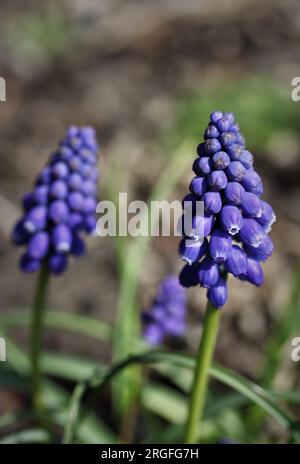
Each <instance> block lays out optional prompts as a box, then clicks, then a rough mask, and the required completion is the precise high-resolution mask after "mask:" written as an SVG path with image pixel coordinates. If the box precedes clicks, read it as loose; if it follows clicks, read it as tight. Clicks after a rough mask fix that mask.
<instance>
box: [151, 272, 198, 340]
mask: <svg viewBox="0 0 300 464" xmlns="http://www.w3.org/2000/svg"><path fill="white" fill-rule="evenodd" d="M188 267H191V266H188ZM185 313H186V295H185V290H184V289H183V288H182V286H181V285H180V283H179V281H178V279H177V277H175V276H167V277H166V278H165V279H164V280H163V281H162V282H161V284H160V286H159V288H158V291H157V294H156V297H155V299H154V301H153V304H152V306H151V308H150V309H149V310H148V311H147V312H144V313H143V314H142V322H143V326H144V333H143V335H144V339H145V340H146V341H147V342H148V343H150V344H151V345H157V344H160V343H162V342H163V340H164V338H165V336H166V335H175V336H178V335H182V333H183V332H184V330H185V326H186V324H185Z"/></svg>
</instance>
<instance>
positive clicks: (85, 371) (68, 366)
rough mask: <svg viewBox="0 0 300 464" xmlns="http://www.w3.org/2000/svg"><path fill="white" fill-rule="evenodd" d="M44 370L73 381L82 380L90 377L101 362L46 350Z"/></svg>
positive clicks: (43, 358) (46, 372)
mask: <svg viewBox="0 0 300 464" xmlns="http://www.w3.org/2000/svg"><path fill="white" fill-rule="evenodd" d="M41 362H42V370H43V372H44V373H45V374H48V375H52V376H55V377H61V378H63V379H67V380H71V381H73V382H80V381H81V380H84V379H86V378H87V377H89V376H90V375H91V374H92V373H93V371H94V370H95V369H97V368H99V367H100V365H101V363H100V362H96V361H92V360H89V359H86V358H81V357H79V356H66V355H62V354H60V353H54V352H52V353H50V352H45V353H44V354H43V355H42V357H41Z"/></svg>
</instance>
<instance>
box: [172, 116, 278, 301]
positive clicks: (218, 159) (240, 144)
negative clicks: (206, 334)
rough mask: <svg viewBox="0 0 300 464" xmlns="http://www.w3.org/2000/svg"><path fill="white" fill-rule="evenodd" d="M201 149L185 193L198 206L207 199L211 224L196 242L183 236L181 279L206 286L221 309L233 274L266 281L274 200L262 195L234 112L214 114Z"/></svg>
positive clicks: (185, 283)
mask: <svg viewBox="0 0 300 464" xmlns="http://www.w3.org/2000/svg"><path fill="white" fill-rule="evenodd" d="M197 154H198V157H197V158H196V160H195V161H194V163H193V171H194V172H195V174H196V177H194V179H193V180H192V182H191V185H190V192H191V193H190V194H189V195H188V196H186V197H185V198H186V201H188V202H191V203H192V205H193V210H194V211H196V202H197V201H202V202H203V206H204V218H208V217H209V218H210V228H207V227H206V229H205V232H204V233H203V235H204V237H205V239H204V238H202V237H201V236H200V235H201V234H198V235H197V237H196V238H195V242H194V243H193V241H192V240H191V239H190V238H189V239H188V237H184V238H183V239H182V241H181V243H180V247H179V254H180V257H181V258H182V259H183V260H184V261H185V262H186V263H187V264H185V266H184V268H183V269H182V271H181V273H180V275H179V281H180V283H181V285H182V286H183V287H187V288H188V287H192V286H196V285H200V286H202V287H204V288H206V289H207V298H208V300H209V301H210V303H211V304H212V305H213V306H214V307H215V308H221V307H222V306H223V305H224V304H225V303H226V301H227V296H228V289H227V274H228V273H229V274H232V275H233V276H234V277H237V278H239V279H240V280H246V281H248V282H250V283H252V284H253V285H256V286H260V285H262V284H263V282H264V273H263V269H262V266H261V262H262V261H266V260H267V259H268V258H269V257H270V256H271V254H272V252H273V248H274V245H273V242H272V240H271V238H270V236H269V232H270V231H271V228H272V224H273V223H274V222H275V220H276V217H275V214H274V211H273V209H272V207H271V205H269V203H267V202H266V201H263V200H262V199H261V195H262V194H263V183H262V180H261V177H260V176H259V174H258V173H257V172H256V171H255V169H254V166H253V161H254V159H253V155H252V153H250V151H248V150H246V148H245V138H244V136H243V135H242V134H241V133H240V126H239V124H238V123H236V122H235V117H234V115H233V113H222V112H221V111H213V112H212V113H211V115H210V122H209V124H208V126H207V128H206V130H205V132H204V142H202V143H200V144H199V145H198V147H197ZM204 218H199V217H197V216H196V213H195V214H194V216H193V221H192V222H193V224H203V223H204ZM206 222H207V221H206ZM185 233H186V232H185ZM189 236H190V237H191V235H189Z"/></svg>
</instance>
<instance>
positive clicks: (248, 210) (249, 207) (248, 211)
mask: <svg viewBox="0 0 300 464" xmlns="http://www.w3.org/2000/svg"><path fill="white" fill-rule="evenodd" d="M241 209H242V211H243V213H244V214H245V216H247V217H252V218H259V217H260V216H261V215H262V202H261V200H260V199H259V198H258V196H256V195H254V193H250V192H245V193H244V195H243V198H242V203H241Z"/></svg>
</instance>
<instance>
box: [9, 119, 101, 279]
mask: <svg viewBox="0 0 300 464" xmlns="http://www.w3.org/2000/svg"><path fill="white" fill-rule="evenodd" d="M97 150H98V145H97V141H96V136H95V131H94V129H93V128H91V127H82V128H78V127H73V126H72V127H70V128H69V129H68V130H67V132H66V135H65V138H64V139H63V140H62V141H61V143H60V144H59V147H58V149H57V151H55V152H54V153H53V154H52V155H51V156H50V159H49V161H48V163H47V165H46V166H45V167H44V168H43V169H42V171H41V172H40V173H39V175H38V177H37V179H36V182H35V185H34V188H33V190H32V191H31V192H30V193H27V194H26V195H25V196H24V197H23V216H22V218H21V219H20V220H19V221H18V223H17V224H16V226H15V228H14V230H13V234H12V239H13V242H14V243H15V244H16V245H25V246H26V252H25V253H24V254H23V255H22V257H21V260H20V267H21V269H22V270H23V271H25V272H35V271H37V270H38V269H39V268H40V267H41V264H42V263H46V264H47V266H48V269H49V270H50V272H52V273H53V274H61V273H62V272H63V271H64V270H65V269H66V267H67V263H68V255H70V254H72V255H74V256H80V255H82V254H84V252H85V244H84V241H83V239H82V237H81V234H82V233H83V232H86V233H88V234H90V233H92V232H94V230H95V227H96V217H95V211H96V204H97V180H98V175H99V173H98V169H97Z"/></svg>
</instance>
